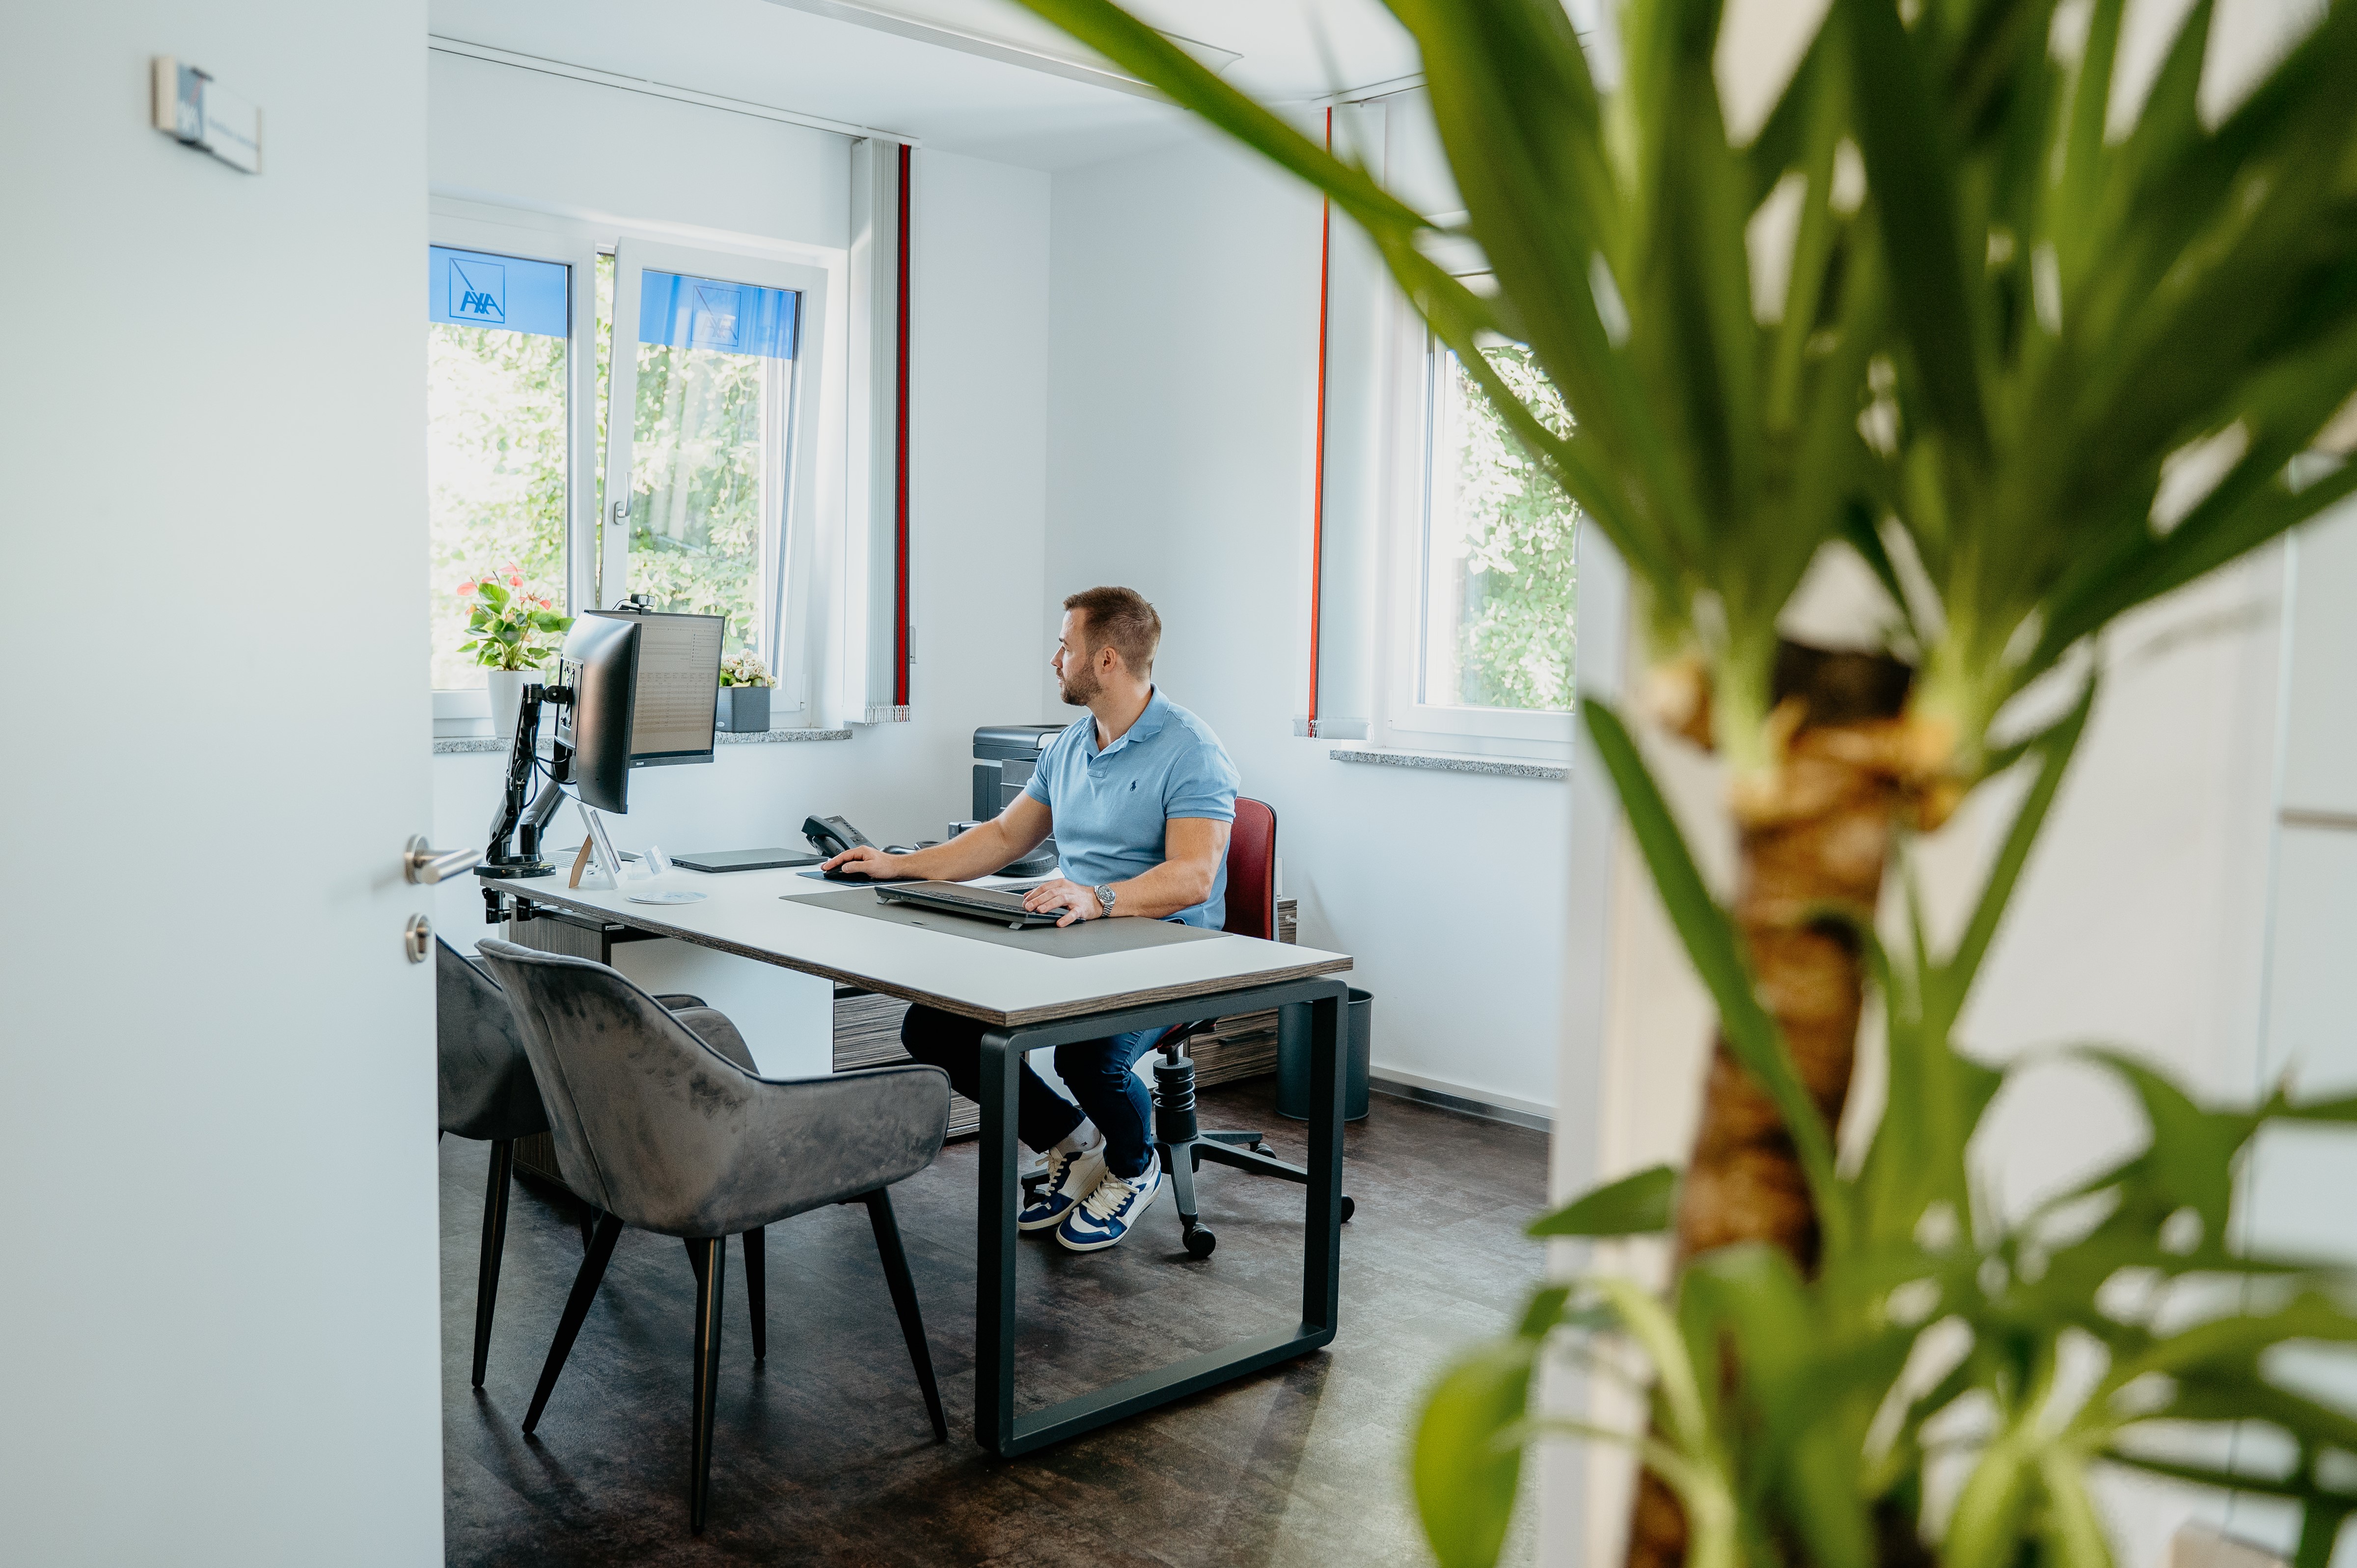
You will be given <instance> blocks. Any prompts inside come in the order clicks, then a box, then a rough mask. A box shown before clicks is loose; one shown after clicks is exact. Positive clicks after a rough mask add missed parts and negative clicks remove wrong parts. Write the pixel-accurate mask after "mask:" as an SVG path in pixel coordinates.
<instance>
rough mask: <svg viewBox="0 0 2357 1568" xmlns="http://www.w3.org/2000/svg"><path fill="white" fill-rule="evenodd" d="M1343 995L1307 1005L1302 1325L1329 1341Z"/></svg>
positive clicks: (1337, 1230) (1337, 1307) (1335, 1260)
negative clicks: (1306, 1196)
mask: <svg viewBox="0 0 2357 1568" xmlns="http://www.w3.org/2000/svg"><path fill="white" fill-rule="evenodd" d="M1347 1017H1348V1015H1347V1014H1345V1013H1344V1011H1343V1007H1342V997H1341V996H1339V995H1337V996H1326V997H1321V998H1319V999H1318V1000H1317V1001H1315V1002H1312V1003H1310V1004H1309V1208H1308V1214H1307V1215H1306V1216H1305V1219H1306V1220H1307V1223H1306V1224H1305V1225H1304V1226H1303V1227H1302V1237H1303V1247H1302V1259H1301V1326H1302V1327H1303V1328H1304V1329H1306V1330H1314V1331H1322V1332H1323V1333H1324V1334H1325V1335H1326V1337H1329V1338H1331V1337H1333V1335H1334V1332H1335V1331H1336V1330H1337V1329H1339V1328H1340V1326H1341V1305H1342V1090H1343V1086H1344V1083H1345V1079H1344V1078H1343V1075H1342V1048H1343V1047H1342V1031H1343V1028H1344V1026H1345V1022H1346V1019H1347Z"/></svg>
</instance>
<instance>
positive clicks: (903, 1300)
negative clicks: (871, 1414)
mask: <svg viewBox="0 0 2357 1568" xmlns="http://www.w3.org/2000/svg"><path fill="white" fill-rule="evenodd" d="M860 1201H861V1202H862V1203H865V1204H866V1205H867V1222H868V1223H869V1224H870V1225H872V1226H874V1227H875V1228H876V1255H877V1258H878V1259H879V1260H881V1261H882V1262H883V1264H884V1283H886V1284H887V1285H888V1286H890V1287H891V1291H892V1308H893V1310H894V1311H896V1312H898V1313H899V1315H900V1337H902V1338H903V1339H906V1340H907V1341H908V1342H909V1360H910V1361H912V1362H914V1363H915V1364H916V1368H917V1384H918V1386H919V1387H920V1388H921V1389H923V1390H924V1391H925V1413H926V1414H928V1415H930V1416H931V1417H932V1418H933V1436H934V1438H935V1439H936V1440H937V1441H939V1442H942V1443H946V1442H948V1441H949V1435H950V1423H949V1418H948V1417H947V1416H945V1415H943V1414H942V1391H941V1386H940V1385H939V1384H938V1383H936V1382H934V1381H933V1352H932V1348H931V1346H929V1345H927V1344H926V1342H925V1318H924V1315H923V1314H922V1313H921V1312H920V1311H919V1310H918V1307H917V1283H916V1281H914V1280H913V1279H911V1278H909V1255H908V1253H907V1252H905V1251H902V1250H901V1247H900V1225H899V1220H897V1219H894V1218H893V1217H892V1195H891V1194H890V1193H889V1192H887V1191H886V1190H885V1189H884V1188H882V1187H877V1189H876V1190H875V1191H874V1192H871V1193H868V1194H866V1196H865V1197H862V1198H861V1199H860Z"/></svg>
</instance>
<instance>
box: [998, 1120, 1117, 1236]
mask: <svg viewBox="0 0 2357 1568" xmlns="http://www.w3.org/2000/svg"><path fill="white" fill-rule="evenodd" d="M1104 1174H1105V1163H1104V1140H1103V1138H1099V1139H1098V1140H1097V1141H1096V1142H1095V1143H1094V1144H1091V1145H1090V1146H1089V1147H1087V1148H1085V1149H1082V1151H1081V1152H1080V1153H1079V1154H1077V1155H1068V1154H1066V1153H1064V1151H1063V1150H1061V1149H1050V1150H1049V1151H1048V1179H1047V1181H1046V1182H1044V1183H1043V1184H1041V1186H1040V1187H1039V1197H1035V1198H1033V1199H1032V1200H1031V1201H1030V1202H1029V1203H1028V1204H1026V1205H1025V1206H1024V1208H1023V1209H1022V1211H1021V1212H1020V1213H1018V1214H1017V1215H1016V1217H1015V1228H1016V1229H1017V1230H1047V1229H1048V1227H1049V1226H1050V1225H1055V1224H1058V1223H1060V1222H1061V1221H1062V1219H1063V1218H1064V1216H1065V1215H1067V1214H1070V1213H1071V1211H1072V1210H1073V1209H1075V1208H1079V1207H1080V1203H1081V1199H1082V1198H1084V1197H1088V1195H1089V1194H1090V1193H1091V1192H1092V1191H1094V1190H1095V1189H1096V1185H1097V1183H1098V1182H1099V1181H1101V1180H1102V1179H1103V1176H1104Z"/></svg>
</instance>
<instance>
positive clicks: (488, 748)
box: [434, 729, 851, 757]
mask: <svg viewBox="0 0 2357 1568" xmlns="http://www.w3.org/2000/svg"><path fill="white" fill-rule="evenodd" d="M713 738H714V739H715V740H716V741H718V742H719V743H720V744H721V745H722V746H763V745H778V744H780V743H783V742H787V741H799V740H849V739H850V738H851V732H850V731H849V730H847V729H772V730H750V731H745V732H741V733H740V732H737V731H734V730H722V731H720V732H719V733H718V734H716V735H715V736H713ZM507 750H508V743H507V742H506V741H503V740H500V739H498V738H496V737H495V736H488V735H444V736H435V737H434V755H435V756H436V757H474V756H491V757H504V756H506V755H507Z"/></svg>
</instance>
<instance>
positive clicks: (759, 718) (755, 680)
mask: <svg viewBox="0 0 2357 1568" xmlns="http://www.w3.org/2000/svg"><path fill="white" fill-rule="evenodd" d="M776 684H777V682H775V681H773V680H771V679H770V670H769V666H768V665H766V664H763V663H762V662H761V661H760V660H759V659H758V658H756V657H754V656H753V655H752V654H751V653H739V654H737V656H736V657H735V658H733V659H729V660H725V661H724V662H723V663H722V664H721V666H720V708H719V712H718V714H716V717H715V723H716V725H717V726H718V727H719V728H721V729H724V730H726V731H727V732H728V733H729V734H731V735H744V734H748V733H753V732H758V731H761V730H766V729H768V728H769V727H770V687H772V686H774V685H776Z"/></svg>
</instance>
